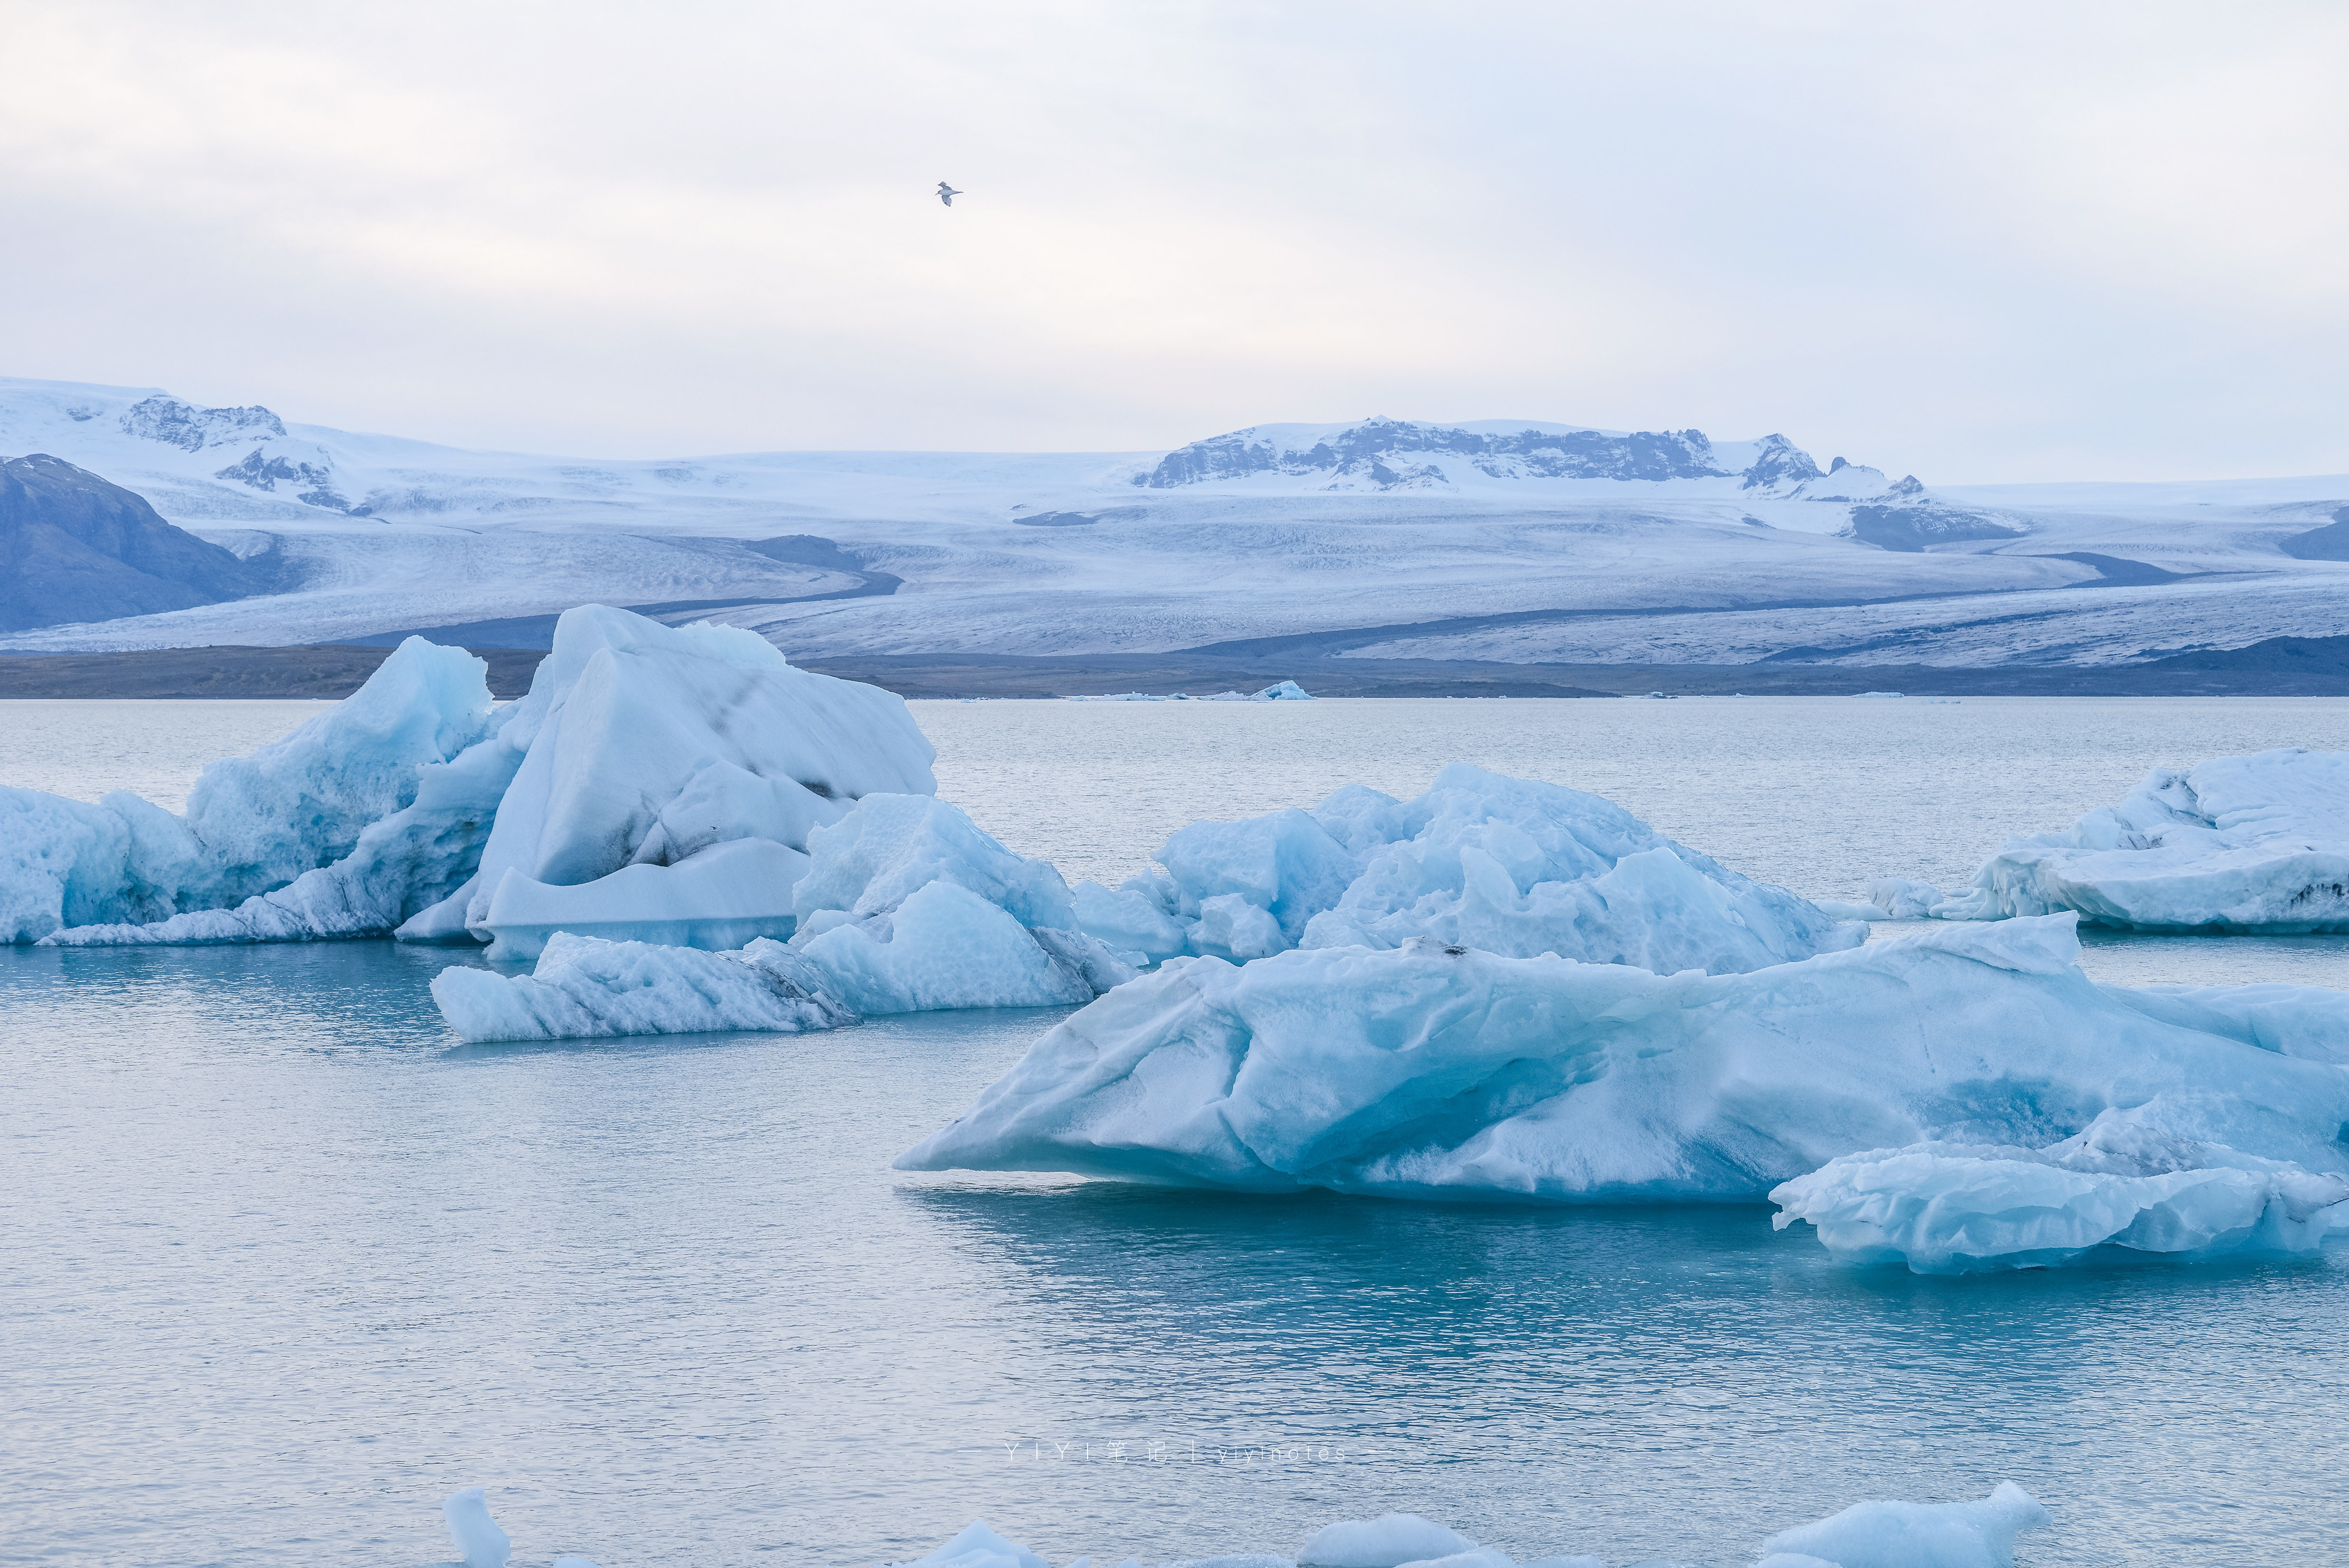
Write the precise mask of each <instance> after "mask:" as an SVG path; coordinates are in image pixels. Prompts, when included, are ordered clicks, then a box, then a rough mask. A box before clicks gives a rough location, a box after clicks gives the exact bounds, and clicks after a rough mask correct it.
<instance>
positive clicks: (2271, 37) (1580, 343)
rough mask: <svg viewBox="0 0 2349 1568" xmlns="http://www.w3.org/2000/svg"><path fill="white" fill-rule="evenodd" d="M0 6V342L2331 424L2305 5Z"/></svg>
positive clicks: (2134, 421) (583, 376)
mask: <svg viewBox="0 0 2349 1568" xmlns="http://www.w3.org/2000/svg"><path fill="white" fill-rule="evenodd" d="M0 27H5V33H6V36H8V37H9V39H10V56H11V66H10V74H11V86H10V89H9V91H8V93H7V94H5V96H0V203H5V209H0V210H5V212H7V213H8V214H9V221H8V222H7V223H5V224H0V284H5V293H0V299H5V315H0V324H5V342H6V343H7V345H8V349H9V352H8V354H7V356H6V362H5V365H4V366H0V369H4V370H5V372H7V373H13V374H19V375H35V376H50V377H58V378H67V379H91V380H109V381H118V382H130V383H140V384H144V383H157V384H164V385H169V386H171V388H173V389H176V390H178V391H180V392H181V393H183V394H185V395H188V396H191V397H197V398H202V399H206V400H235V401H239V402H243V401H251V400H264V401H267V402H269V403H271V404H272V405H273V406H274V407H277V408H279V409H280V410H281V411H284V412H285V413H287V414H289V415H291V416H293V417H296V418H305V419H311V420H316V421H320V422H326V423H335V424H340V425H344V426H347V427H354V428H368V429H383V430H392V431H399V432H401V433H408V434H415V435H421V436H427V437H429V438H432V439H438V440H443V441H455V442H461V443H464V444H471V445H502V446H509V447H523V448H531V449H536V450H560V451H574V452H595V453H605V454H611V455H654V454H665V453H676V452H690V451H711V450H746V449H754V448H769V447H945V448H978V449H1061V450H1069V449H1120V450H1122V449H1149V448H1163V447H1165V446H1169V445H1173V444H1176V443H1179V442H1181V441H1187V440H1191V439H1194V438H1195V437H1198V436H1202V435H1206V434H1210V433H1214V432H1216V431H1222V430H1226V429H1230V428H1233V427H1235V426H1238V425H1243V424H1248V423H1253V422H1257V421H1267V420H1292V419H1294V420H1330V419H1342V418H1349V417H1355V416H1360V415H1364V414H1369V413H1374V412H1376V413H1387V414H1392V415H1396V416H1399V417H1422V418H1439V419H1477V418H1511V417H1524V418H1529V419H1545V420H1561V421H1586V422H1589V423H1595V424H1602V425H1611V426H1640V427H1645V428H1654V427H1658V426H1671V427H1680V426H1686V425H1697V426H1700V427H1702V428H1704V429H1706V430H1709V431H1713V433H1714V434H1716V435H1720V436H1723V437H1746V436H1752V435H1755V434H1759V433H1762V432H1764V431H1775V430H1783V431H1786V432H1787V433H1789V434H1791V435H1793V436H1795V438H1796V439H1798V440H1800V441H1804V442H1806V444H1809V445H1811V446H1813V447H1815V448H1817V449H1821V450H1822V451H1823V452H1845V453H1847V454H1848V455H1851V456H1853V457H1855V458H1857V459H1860V460H1863V461H1868V462H1877V463H1879V464H1882V465H1885V466H1888V467H1891V468H1894V469H1896V470H1899V471H1909V470H1914V471H1915V472H1919V473H1920V474H1921V475H1922V476H1924V477H1926V478H1927V479H1929V480H1932V481H1938V482H1946V483H1956V482H1962V481H1974V480H1995V479H2048V478H2075V477H2077V478H2085V477H2100V478H2116V477H2119V478H2127V477H2168V476H2175V475H2189V474H2199V475H2215V474H2233V473H2259V472H2264V473H2275V472H2337V471H2341V470H2344V469H2349V433H2344V431H2343V428H2342V421H2341V420H2340V418H2339V410H2340V408H2341V406H2342V402H2343V393H2344V390H2349V388H2345V387H2344V379H2349V372H2344V369H2343V367H2344V364H2349V355H2344V348H2349V287H2344V284H2343V282H2342V281H2341V277H2342V273H2343V270H2344V269H2342V268H2341V266H2340V265H2339V264H2338V257H2339V256H2340V255H2341V254H2343V250H2344V242H2349V199H2345V198H2344V192H2349V180H2344V173H2345V172H2349V171H2345V170H2344V159H2345V158H2349V110H2344V108H2343V100H2344V95H2341V94H2339V93H2337V92H2335V91H2334V90H2333V84H2332V81H2331V79H2330V78H2331V76H2332V75H2333V73H2334V72H2335V71H2336V70H2337V66H2338V62H2339V61H2340V60H2341V58H2342V57H2343V55H2344V46H2349V20H2345V19H2344V14H2343V13H2342V12H2341V11H2340V10H2339V8H2338V7H2337V6H2333V5H2261V6H2259V7H2212V6H2207V5H2101V4H2090V5H2070V6H2064V7H2048V6H2044V5H2002V4H1991V5H1969V6H1964V7H1958V6H1884V5H1858V4H1832V3H1824V0H1822V3H1816V4H1807V5H1802V4H1795V5H1775V6H1754V5H1672V4H1661V5H1641V6H1631V7H1627V6H1620V5H1555V4H1553V5H1513V4H1492V5H1483V6H1477V7H1432V6H1426V5H1403V4H1351V5H1287V6H1246V5H1214V4H1186V5H1153V4H1133V3H1130V0H1129V3H1124V4H1074V3H1069V4H1058V5H1051V4H1033V5H987V4H968V3H966V4H955V5H948V4H905V3H897V4H890V3H881V4H867V5H856V6H842V5H716V4H690V3H688V4H666V5H609V4H605V5H597V4H593V3H574V4H566V5H534V4H533V5H514V4H509V5H478V4H476V5H448V4H440V3H438V0H418V3H411V4H407V5H400V6H397V7H389V6H379V5H371V6H360V5H271V4H266V3H262V4H247V5H238V6H234V7H224V6H221V5H164V4H153V3H142V4H111V5H110V4H106V3H104V0H80V3H77V4H73V5H64V4H47V3H43V4H29V3H26V0H0ZM942 178H943V179H949V180H951V181H953V182H954V183H956V184H957V185H958V186H961V187H963V188H965V189H966V190H968V192H970V195H969V196H968V197H967V198H965V199H964V200H962V201H960V202H957V204H956V206H955V208H954V210H953V211H952V212H950V213H949V212H947V211H946V210H944V209H942V208H940V207H939V206H938V204H937V203H936V201H935V199H933V198H932V197H931V196H930V195H929V194H928V192H929V187H930V185H931V184H932V182H935V181H936V180H939V179H942Z"/></svg>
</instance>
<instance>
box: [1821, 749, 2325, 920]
mask: <svg viewBox="0 0 2349 1568" xmlns="http://www.w3.org/2000/svg"><path fill="white" fill-rule="evenodd" d="M2344 823H2349V752H2309V751H2299V750H2280V751H2271V752H2261V753H2255V754H2253V755H2251V756H2241V757H2217V758H2213V759H2211V760H2210V761H2209V762H2205V763H2200V764H2199V765H2198V766H2196V767H2193V768H2190V769H2187V770H2183V771H2178V770H2170V769H2156V770H2155V771H2154V772H2152V773H2150V774H2147V775H2146V777H2145V779H2144V780H2143V781H2142V782H2141V783H2139V784H2137V787H2136V788H2135V789H2134V790H2132V791H2130V792H2129V794H2128V795H2127V798H2125V799H2124V800H2123V801H2122V802H2121V804H2120V805H2117V806H2110V807H2099V808H2098V809H2097V810H2095V811H2092V812H2090V813H2088V814H2087V815H2085V816H2083V817H2081V818H2080V819H2079V820H2078V821H2077V822H2075V823H2074V824H2073V825H2072V826H2071V827H2069V828H2068V829H2065V830H2064V831H2062V832H2057V833H2041V834H2027V835H2023V836H2017V837H2014V838H2011V839H2009V840H2008V841H2007V844H2006V847H2005V848H2003V849H2002V850H2001V851H2000V852H1999V853H1998V854H1996V855H1994V856H1992V857H1990V859H1988V860H1986V861H1984V862H1983V863H1982V868H1981V869H1980V870H1979V871H1977V872H1976V873H1975V874H1974V879H1973V883H1972V886H1971V888H1968V889H1967V890H1965V891H1963V892H1961V893H1958V894H1954V895H1951V896H1949V897H1946V898H1945V897H1942V896H1941V895H1940V892H1939V890H1938V889H1936V888H1933V887H1931V886H1930V884H1927V883H1922V882H1906V881H1902V880H1899V878H1887V879H1884V880H1880V881H1878V883H1876V884H1875V886H1874V887H1873V888H1871V889H1870V891H1869V895H1868V897H1869V900H1870V902H1872V903H1874V904H1877V905H1878V906H1881V907H1882V908H1884V909H1885V910H1886V911H1887V916H1888V918H1893V919H1910V918H1914V917H1916V916H1918V915H1924V914H1930V915H1931V916H1933V917H1935V918H1937V919H1951V920H1997V919H2010V918H2012V917H2014V916H2017V915H2044V914H2047V913H2049V912H2051V911H2054V910H2056V909H2073V910H2076V911H2078V912H2079V914H2080V915H2081V917H2082V918H2083V919H2089V920H2092V921H2095V923H2096V924H2098V925H2104V926H2112V927H2116V928H2119V929H2129V930H2143V931H2230V930H2231V931H2245V930H2259V931H2271V932H2297V931H2343V930H2349V829H2344Z"/></svg>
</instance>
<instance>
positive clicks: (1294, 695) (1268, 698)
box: [1256, 680, 1313, 702]
mask: <svg viewBox="0 0 2349 1568" xmlns="http://www.w3.org/2000/svg"><path fill="white" fill-rule="evenodd" d="M1256 700H1257V701H1259V702H1310V701H1313V693H1312V692H1310V691H1307V690H1305V688H1304V687H1302V686H1299V684H1298V683H1297V682H1296V681H1294V680H1282V681H1278V682H1276V683H1274V684H1273V685H1270V686H1268V687H1266V688H1265V689H1264V690H1263V691H1259V692H1257V694H1256Z"/></svg>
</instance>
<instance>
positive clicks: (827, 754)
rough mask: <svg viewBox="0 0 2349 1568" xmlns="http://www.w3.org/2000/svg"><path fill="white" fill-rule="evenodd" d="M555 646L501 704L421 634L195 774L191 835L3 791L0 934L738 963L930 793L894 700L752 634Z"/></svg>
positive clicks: (560, 632) (92, 942) (578, 611)
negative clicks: (820, 867)
mask: <svg viewBox="0 0 2349 1568" xmlns="http://www.w3.org/2000/svg"><path fill="white" fill-rule="evenodd" d="M554 645H555V646H554V651H553V652H551V653H550V654H549V655H548V656H547V658H546V659H544V660H543V662H542V663H541V664H540V665H539V667H538V670H537V673H536V675H535V676H534V677H533V680H532V683H531V689H530V692H529V694H528V695H527V696H525V697H523V698H522V699H521V700H520V701H515V702H512V703H510V704H507V705H506V706H504V707H502V708H496V707H493V704H492V701H491V698H490V693H489V688H488V686H487V684H486V683H485V681H484V680H483V671H484V669H485V667H484V666H483V664H482V662H481V660H480V659H475V658H474V657H472V656H471V654H468V653H466V652H465V651H464V650H462V649H450V648H441V647H438V646H435V645H433V644H431V643H429V642H426V641H425V640H423V639H420V638H410V639H408V640H407V641H406V642H404V643H403V644H402V645H401V646H400V647H399V648H398V649H397V650H395V651H394V653H393V654H392V656H391V657H390V658H389V659H386V660H385V661H384V664H383V665H382V667H381V668H380V669H378V670H377V671H376V673H375V674H374V676H372V677H371V678H370V679H369V680H368V681H367V684H366V685H365V686H363V687H362V688H360V690H359V691H357V692H356V693H354V694H353V695H352V696H351V697H350V698H348V699H347V700H346V701H343V702H341V703H339V704H337V705H336V707H335V708H334V709H332V710H331V711H328V712H326V713H325V714H322V715H321V716H320V717H318V718H317V719H315V720H313V721H311V722H309V723H307V724H305V725H304V726H303V727H302V728H301V729H299V730H297V731H295V732H294V733H293V734H292V735H289V736H287V737H286V738H285V740H283V741H280V742H274V744H272V745H269V746H265V747H263V748H262V749H261V750H260V751H258V752H256V753H254V754H253V755H252V756H250V757H246V758H238V759H233V760H230V761H226V762H220V763H212V764H210V765H209V766H208V767H207V768H206V769H205V771H204V774H203V776H202V779H200V780H199V781H198V783H197V784H196V786H195V788H194V790H193V791H192V792H191V794H190V796H189V801H188V810H187V812H186V814H185V815H183V816H182V815H172V814H171V813H169V812H166V811H163V810H162V809H160V807H157V806H155V805H151V804H150V803H148V802H146V801H143V800H140V799H139V798H138V797H137V796H134V795H129V794H123V793H120V792H117V793H116V794H109V795H108V796H106V797H105V798H104V799H102V800H101V801H99V802H98V804H97V805H88V804H85V803H82V802H78V801H70V800H66V799H63V798H62V797H59V796H56V795H48V794H40V793H38V792H36V791H31V790H22V789H8V790H0V825H5V826H6V828H7V831H6V832H5V834H0V921H5V928H4V929H5V934H6V936H7V938H8V940H12V941H18V942H24V941H45V942H47V943H50V944H53V945H59V946H97V945H119V944H130V943H168V942H224V941H279V940H305V939H313V938H321V937H347V936H367V935H378V934H381V933H383V932H385V931H392V932H394V934H396V935H398V936H399V937H401V938H403V939H404V940H411V941H466V940H473V941H489V942H492V944H493V946H492V953H493V954H494V955H495V956H497V957H501V958H508V957H513V958H524V957H532V956H535V955H536V954H537V952H538V951H539V950H541V948H543V945H544V944H545V942H546V940H547V939H548V938H549V937H550V936H551V935H553V934H554V932H555V931H557V930H564V929H568V930H572V931H573V932H574V934H581V935H596V934H602V935H605V936H607V937H619V938H626V939H631V940H634V939H642V938H646V937H656V938H658V939H661V940H667V941H674V942H690V943H694V944H697V945H716V946H728V947H731V946H739V945H740V944H741V943H743V942H745V941H748V940H751V939H753V938H755V937H761V936H788V935H790V934H791V933H792V930H793V929H794V928H795V924H796V917H795V913H794V911H793V909H792V904H791V897H792V888H793V885H794V884H796V883H797V882H798V881H799V880H800V878H801V876H802V874H803V873H804V871H805V870H806V868H807V867H808V865H809V864H810V863H811V862H810V857H809V856H808V853H807V842H808V839H809V836H810V835H811V834H812V833H814V832H815V831H816V830H817V829H818V828H820V827H823V826H826V825H828V824H831V823H834V822H837V821H838V820H840V819H841V818H842V817H843V816H844V815H847V814H848V813H849V812H850V811H851V810H852V809H853V807H854V804H855V803H856V802H857V801H858V800H860V799H862V798H864V796H866V795H870V794H884V793H885V794H893V795H909V794H917V795H927V794H930V793H932V792H934V791H935V789H936V783H935V781H934V779H933V778H932V776H931V774H930V763H931V760H932V758H933V757H934V755H935V753H933V751H932V750H931V748H930V744H929V742H927V741H926V740H925V739H924V738H923V736H922V733H921V731H920V730H919V729H918V728H917V727H916V725H915V723H914V721H913V718H912V716H911V715H910V714H909V713H908V712H907V711H906V709H905V703H904V701H902V700H900V699H899V698H897V697H895V696H893V695H891V694H890V693H888V692H885V691H881V690H879V689H878V688H876V687H871V686H864V685H859V684H857V683H855V682H853V681H846V680H833V679H832V678H831V677H829V676H823V675H816V674H813V673H812V672H809V671H807V670H798V669H795V668H793V667H792V665H791V664H790V663H788V662H787V661H786V660H785V659H784V658H783V656H782V655H781V653H780V652H778V651H777V650H776V649H775V648H774V647H773V645H771V644H770V643H768V642H767V641H766V640H765V639H761V638H759V637H757V636H754V635H753V634H751V633H750V632H747V631H743V630H741V629H740V628H733V627H718V626H707V625H696V626H687V627H667V626H663V625H661V624H659V623H658V622H657V621H653V620H650V619H647V618H644V617H641V616H637V615H633V614H631V613H629V612H627V611H625V610H617V609H612V608H609V607H605V606H600V605H588V606H582V607H577V608H574V609H572V610H569V611H566V612H565V613H564V616H563V617H562V618H561V620H560V622H559V623H558V624H557V627H556V630H555V635H554Z"/></svg>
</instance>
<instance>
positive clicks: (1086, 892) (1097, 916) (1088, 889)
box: [1073, 880, 1190, 963]
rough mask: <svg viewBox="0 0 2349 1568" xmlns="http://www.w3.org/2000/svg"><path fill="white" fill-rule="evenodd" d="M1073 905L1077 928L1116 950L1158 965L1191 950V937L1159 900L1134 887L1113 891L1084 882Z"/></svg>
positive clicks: (1078, 889) (1079, 886)
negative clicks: (1161, 961) (1163, 960)
mask: <svg viewBox="0 0 2349 1568" xmlns="http://www.w3.org/2000/svg"><path fill="white" fill-rule="evenodd" d="M1073 902H1074V905H1075V909H1076V925H1077V929H1079V930H1081V931H1086V932H1090V933H1091V934H1092V935H1093V936H1095V937H1098V938H1100V939H1101V940H1102V942H1104V943H1106V944H1107V945H1108V946H1109V947H1110V948H1112V950H1116V951H1119V952H1129V953H1133V954H1135V955H1136V956H1138V957H1139V958H1140V959H1141V960H1142V961H1143V962H1145V963H1156V962H1158V961H1160V960H1162V959H1170V958H1173V957H1174V956H1175V955H1177V954H1178V953H1184V952H1187V951H1189V950H1190V947H1189V943H1190V938H1189V935H1188V934H1187V933H1186V932H1185V930H1184V929H1183V927H1182V926H1181V925H1180V924H1179V923H1177V922H1176V921H1175V920H1174V918H1173V917H1172V916H1170V915H1169V914H1167V912H1166V910H1165V909H1164V906H1163V905H1161V903H1160V902H1159V901H1158V899H1156V898H1153V897H1151V896H1150V894H1149V893H1146V892H1144V891H1143V890H1142V888H1137V887H1135V886H1133V882H1132V880H1129V882H1128V885H1127V886H1125V887H1123V888H1118V889H1117V890H1116V891H1115V892H1112V891H1111V890H1110V889H1109V888H1104V887H1102V885H1101V884H1100V883H1098V882H1080V883H1078V884H1077V886H1076V889H1075V893H1074V897H1073Z"/></svg>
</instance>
